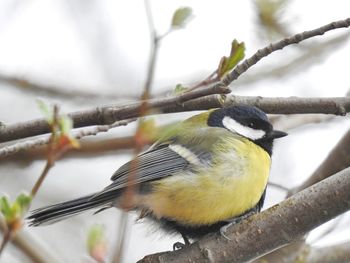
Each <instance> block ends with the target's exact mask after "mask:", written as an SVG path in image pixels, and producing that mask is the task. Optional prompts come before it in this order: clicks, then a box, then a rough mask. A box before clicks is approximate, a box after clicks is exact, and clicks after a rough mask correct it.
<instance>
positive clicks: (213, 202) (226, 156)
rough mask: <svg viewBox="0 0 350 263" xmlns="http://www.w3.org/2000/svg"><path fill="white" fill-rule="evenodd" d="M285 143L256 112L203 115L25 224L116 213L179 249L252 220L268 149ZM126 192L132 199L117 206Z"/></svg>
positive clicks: (260, 200)
mask: <svg viewBox="0 0 350 263" xmlns="http://www.w3.org/2000/svg"><path fill="white" fill-rule="evenodd" d="M286 135H287V133H285V132H283V131H278V130H274V129H273V126H272V124H271V123H270V122H269V120H268V117H267V115H266V114H265V113H264V112H263V111H262V110H260V109H258V108H257V107H253V106H247V105H237V106H230V107H223V108H218V109H211V110H208V111H206V112H203V113H200V114H197V115H194V116H192V117H190V118H188V119H186V120H184V121H182V122H179V123H178V124H176V125H174V126H173V127H172V128H170V129H169V130H167V131H165V132H164V133H163V134H162V136H161V137H160V138H159V140H158V141H156V142H155V143H154V144H153V145H152V146H151V147H150V148H149V149H148V150H146V151H145V152H142V153H140V154H139V155H137V156H136V157H135V158H134V159H133V160H131V161H129V162H127V163H125V164H124V165H122V166H121V167H120V168H119V169H118V170H117V171H116V172H115V173H114V174H113V175H112V177H111V181H112V183H111V184H109V185H108V186H107V187H105V188H104V189H102V190H101V191H98V192H96V193H93V194H90V195H86V196H83V197H80V198H78V199H74V200H70V201H65V202H61V203H58V204H54V205H50V206H47V207H43V208H39V209H36V210H33V211H32V212H31V214H30V215H29V217H28V218H27V219H28V220H29V224H30V225H31V226H39V225H48V224H51V223H54V222H57V221H60V220H62V219H66V218H67V217H70V216H73V215H76V214H79V213H81V212H84V211H86V210H89V209H95V211H96V210H97V211H96V212H95V213H97V212H100V211H102V210H104V209H106V208H110V207H116V208H120V209H123V210H124V211H136V212H138V213H139V219H142V218H147V219H149V220H150V221H151V222H154V223H155V224H156V225H157V226H159V228H160V229H162V230H164V231H166V232H167V233H170V234H180V235H181V236H182V237H183V239H184V242H185V244H184V245H187V244H190V240H191V241H192V240H194V241H195V240H198V239H200V238H201V237H203V236H204V235H206V234H208V233H212V232H216V231H219V230H220V229H221V228H222V227H223V226H225V225H227V224H228V223H230V222H238V221H240V220H242V219H244V218H246V217H247V216H250V215H251V214H254V213H257V212H260V210H261V209H262V206H263V204H264V200H265V193H266V186H267V182H268V177H269V174H270V166H271V155H272V148H273V141H274V140H275V139H277V138H281V137H284V136H286ZM135 160H136V161H135ZM130 174H133V177H134V178H133V179H132V180H131V181H130V179H128V176H129V175H130ZM130 185H131V186H134V192H133V193H132V196H131V197H130V198H129V200H128V202H127V205H125V202H124V201H125V200H124V199H123V196H124V194H125V193H126V192H127V188H128V186H130ZM123 200H124V201H123ZM181 244H182V243H181Z"/></svg>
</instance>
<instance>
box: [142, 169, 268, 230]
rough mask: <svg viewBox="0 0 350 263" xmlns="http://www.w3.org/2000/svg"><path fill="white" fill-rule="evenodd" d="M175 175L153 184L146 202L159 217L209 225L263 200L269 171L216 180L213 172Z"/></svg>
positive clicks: (231, 216) (191, 223)
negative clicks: (196, 174) (209, 173)
mask: <svg viewBox="0 0 350 263" xmlns="http://www.w3.org/2000/svg"><path fill="white" fill-rule="evenodd" d="M184 177H187V175H186V176H173V177H169V178H166V179H163V180H161V181H158V182H157V183H155V184H154V186H153V187H154V189H153V191H152V193H151V194H149V195H147V196H145V198H144V201H143V203H144V204H145V205H146V207H147V209H148V210H150V211H151V212H152V214H153V215H154V216H155V217H157V218H167V219H170V220H174V221H177V222H179V223H181V224H186V225H187V224H189V225H210V224H214V223H216V222H218V221H223V220H227V219H230V218H234V217H237V216H239V215H241V214H243V213H244V212H245V211H247V210H249V209H251V208H253V207H254V206H255V205H256V204H257V203H258V202H259V200H260V197H261V195H262V193H263V192H264V189H265V187H266V183H267V177H268V171H267V172H265V173H264V174H260V175H259V176H248V177H245V176H243V177H235V176H231V177H229V178H225V179H224V180H213V176H212V175H201V176H196V177H195V178H193V177H192V178H191V176H190V175H189V176H188V177H189V178H184Z"/></svg>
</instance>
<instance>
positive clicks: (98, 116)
mask: <svg viewBox="0 0 350 263" xmlns="http://www.w3.org/2000/svg"><path fill="white" fill-rule="evenodd" d="M227 92H229V90H228V89H227V88H225V87H217V88H214V87H208V88H203V89H196V90H194V91H192V92H189V93H185V94H183V95H180V96H178V97H172V98H164V99H156V100H150V101H149V107H150V108H152V110H153V111H152V112H147V114H156V113H159V111H161V112H163V113H173V112H183V111H195V110H208V109H211V108H218V107H221V106H222V105H224V106H230V105H239V104H246V105H252V106H256V107H258V108H260V109H262V110H263V111H265V112H266V113H273V114H301V113H322V114H334V115H345V114H346V113H348V112H350V98H349V97H330V98H298V97H288V98H283V97H270V98H269V97H250V96H233V95H228V96H224V95H211V96H205V97H202V96H203V95H205V94H207V93H212V94H215V93H227ZM188 100H191V101H189V102H186V101H188ZM141 104H142V103H133V104H130V105H125V106H117V105H116V106H108V107H101V108H94V109H90V110H86V111H79V112H73V113H70V114H68V116H69V117H71V118H72V119H73V121H74V128H80V127H85V126H92V125H108V124H111V123H114V122H115V121H119V120H125V119H129V118H135V117H138V116H140V114H139V110H140V105H141ZM48 129H49V127H48V125H47V122H46V120H45V119H37V120H32V121H27V122H22V123H16V124H12V125H7V126H1V127H0V142H6V141H11V140H16V139H21V138H26V137H30V136H36V135H40V134H45V133H47V132H49V130H48Z"/></svg>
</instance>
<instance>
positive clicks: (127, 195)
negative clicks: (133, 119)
mask: <svg viewBox="0 0 350 263" xmlns="http://www.w3.org/2000/svg"><path fill="white" fill-rule="evenodd" d="M145 10H146V15H147V20H148V25H149V30H150V35H151V52H150V55H149V62H148V68H147V79H146V81H145V84H144V88H143V93H142V96H141V98H140V100H141V106H140V108H139V116H140V117H143V116H145V115H146V113H147V111H148V110H149V109H150V107H149V104H148V100H149V97H150V92H151V88H152V85H153V79H154V71H155V67H156V62H157V56H158V51H159V43H160V40H161V39H160V38H159V37H158V36H157V32H156V29H155V26H154V22H153V16H152V12H151V6H150V2H149V0H145ZM141 126H142V118H140V119H139V120H138V125H137V130H136V133H135V135H134V141H135V147H134V159H133V160H132V161H131V164H130V166H131V171H132V172H130V173H129V174H128V178H127V187H126V190H125V192H124V194H123V197H122V198H123V200H122V202H121V204H122V207H125V209H126V210H128V209H130V207H131V206H132V200H133V196H134V195H135V192H136V191H137V187H138V186H137V185H135V184H134V183H133V182H135V181H136V176H137V172H136V171H137V169H135V168H137V167H138V166H139V163H138V159H137V156H138V155H139V153H140V152H141V151H142V149H143V147H144V145H145V144H146V142H145V141H144V140H142V139H141V138H143V137H144V136H143V134H142V130H141ZM127 227H128V213H126V212H122V214H121V220H120V221H119V229H120V230H121V233H120V234H119V237H118V242H117V250H116V251H115V254H114V257H113V262H114V263H119V262H121V260H122V259H123V254H124V248H125V246H126V242H127V240H126V235H127V233H128V231H127Z"/></svg>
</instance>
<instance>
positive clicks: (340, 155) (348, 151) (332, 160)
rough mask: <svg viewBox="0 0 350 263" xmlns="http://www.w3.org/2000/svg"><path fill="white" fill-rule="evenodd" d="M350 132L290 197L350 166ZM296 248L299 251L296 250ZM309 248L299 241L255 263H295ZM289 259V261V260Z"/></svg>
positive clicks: (292, 191) (291, 191) (290, 193)
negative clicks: (301, 253)
mask: <svg viewBox="0 0 350 263" xmlns="http://www.w3.org/2000/svg"><path fill="white" fill-rule="evenodd" d="M349 145H350V130H349V131H348V132H347V133H346V134H345V135H344V136H343V137H342V139H341V140H340V141H339V142H338V144H337V145H336V146H335V147H334V148H333V150H332V151H331V152H330V153H329V154H328V156H327V158H326V159H325V160H324V161H323V162H322V163H321V165H320V166H319V167H318V168H317V169H316V170H315V172H314V173H313V174H312V175H311V176H310V177H309V178H308V179H307V180H306V181H305V182H304V183H303V184H301V185H300V186H298V187H296V188H294V189H291V190H290V191H289V192H288V194H287V197H288V196H292V195H293V194H294V193H297V192H299V191H301V190H303V189H305V188H307V187H309V186H311V185H313V184H316V183H318V182H319V181H321V180H323V179H325V178H327V177H329V176H331V175H332V174H335V173H337V172H339V171H341V170H343V169H344V168H345V167H349V166H350V158H349V156H350V147H349ZM296 246H297V247H298V248H299V249H296ZM305 246H307V245H306V244H305V242H302V241H299V242H297V244H290V245H288V246H286V247H284V248H283V249H278V250H275V251H273V252H272V253H270V254H267V255H265V256H263V257H262V258H259V259H258V260H256V261H254V262H266V261H267V262H270V263H274V262H276V263H278V262H280V261H281V259H283V261H284V262H294V260H293V258H295V257H297V256H298V255H299V254H300V250H303V249H304V247H305ZM287 259H289V260H287Z"/></svg>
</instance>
